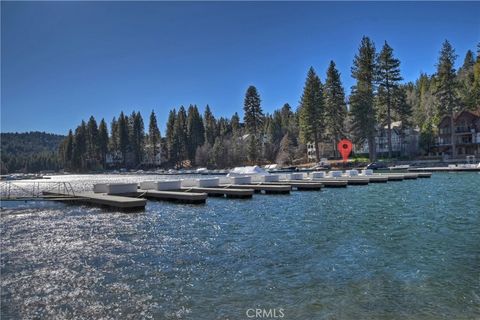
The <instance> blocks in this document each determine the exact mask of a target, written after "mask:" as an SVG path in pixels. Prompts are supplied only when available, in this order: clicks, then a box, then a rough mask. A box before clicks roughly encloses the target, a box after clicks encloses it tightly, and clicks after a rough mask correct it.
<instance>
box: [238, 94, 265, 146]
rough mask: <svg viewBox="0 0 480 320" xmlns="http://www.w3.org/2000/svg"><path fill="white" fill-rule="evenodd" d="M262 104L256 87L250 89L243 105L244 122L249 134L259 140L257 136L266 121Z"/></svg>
mask: <svg viewBox="0 0 480 320" xmlns="http://www.w3.org/2000/svg"><path fill="white" fill-rule="evenodd" d="M260 103H261V100H260V95H259V94H258V92H257V88H255V87H254V86H250V87H248V89H247V92H246V93H245V100H244V103H243V111H244V116H243V121H244V122H245V127H246V129H247V132H248V133H250V134H253V135H254V136H256V138H257V139H258V138H259V137H258V136H257V135H258V134H259V133H260V130H261V128H262V125H263V120H264V119H263V111H262V107H261V106H260Z"/></svg>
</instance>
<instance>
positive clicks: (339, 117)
mask: <svg viewBox="0 0 480 320" xmlns="http://www.w3.org/2000/svg"><path fill="white" fill-rule="evenodd" d="M323 94H324V96H325V127H326V130H327V132H328V135H329V137H330V139H332V144H333V149H334V150H336V148H337V143H338V141H340V139H341V138H342V137H344V136H345V119H346V118H347V105H346V103H345V92H344V89H343V86H342V82H341V80H340V73H339V72H338V70H337V69H336V68H335V62H333V61H330V65H329V67H328V70H327V78H326V80H325V86H324V91H323Z"/></svg>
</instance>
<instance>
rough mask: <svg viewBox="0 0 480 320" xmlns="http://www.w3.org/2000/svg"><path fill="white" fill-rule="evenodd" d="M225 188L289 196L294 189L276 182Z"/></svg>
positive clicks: (234, 185)
mask: <svg viewBox="0 0 480 320" xmlns="http://www.w3.org/2000/svg"><path fill="white" fill-rule="evenodd" d="M221 186H222V187H223V188H233V189H253V190H254V192H256V193H261V192H262V191H263V192H264V193H265V194H287V193H290V190H292V187H291V186H290V185H286V184H284V183H279V184H276V183H274V182H268V183H266V182H261V183H258V184H257V183H252V184H223V185H221Z"/></svg>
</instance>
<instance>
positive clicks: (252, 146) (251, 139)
mask: <svg viewBox="0 0 480 320" xmlns="http://www.w3.org/2000/svg"><path fill="white" fill-rule="evenodd" d="M247 143H248V145H247V159H248V161H250V163H251V164H255V163H256V161H257V159H258V153H259V149H260V143H259V141H258V138H257V137H256V136H255V135H253V134H250V135H249V136H248V142H247Z"/></svg>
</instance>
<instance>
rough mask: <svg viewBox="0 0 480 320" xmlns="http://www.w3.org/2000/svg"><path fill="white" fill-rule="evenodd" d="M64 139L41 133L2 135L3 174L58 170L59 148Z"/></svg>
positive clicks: (9, 133)
mask: <svg viewBox="0 0 480 320" xmlns="http://www.w3.org/2000/svg"><path fill="white" fill-rule="evenodd" d="M64 139H65V136H63V135H59V134H53V133H46V132H39V131H31V132H23V133H18V132H14V133H13V132H6V133H3V132H2V133H0V146H1V149H0V150H1V169H2V170H1V171H2V173H7V172H9V173H11V172H17V171H24V172H36V171H41V170H56V169H58V163H59V161H58V147H59V145H60V143H61V142H62V141H63V140H64Z"/></svg>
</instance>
